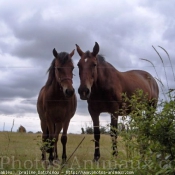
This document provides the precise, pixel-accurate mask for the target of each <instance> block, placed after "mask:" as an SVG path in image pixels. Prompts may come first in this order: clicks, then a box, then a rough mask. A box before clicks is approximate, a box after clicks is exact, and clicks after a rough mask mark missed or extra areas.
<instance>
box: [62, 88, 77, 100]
mask: <svg viewBox="0 0 175 175" xmlns="http://www.w3.org/2000/svg"><path fill="white" fill-rule="evenodd" d="M74 92H75V90H74V88H72V89H65V91H64V94H65V96H66V97H67V98H70V97H72V96H73V95H74Z"/></svg>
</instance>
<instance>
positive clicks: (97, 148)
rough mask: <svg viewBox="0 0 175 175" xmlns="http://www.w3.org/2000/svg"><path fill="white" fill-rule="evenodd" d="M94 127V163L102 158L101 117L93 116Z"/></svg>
mask: <svg viewBox="0 0 175 175" xmlns="http://www.w3.org/2000/svg"><path fill="white" fill-rule="evenodd" d="M91 117H92V120H93V126H94V142H95V152H94V161H98V159H99V158H100V128H99V115H96V116H95V115H92V116H91Z"/></svg>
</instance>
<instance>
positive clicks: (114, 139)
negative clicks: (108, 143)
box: [110, 115, 118, 156]
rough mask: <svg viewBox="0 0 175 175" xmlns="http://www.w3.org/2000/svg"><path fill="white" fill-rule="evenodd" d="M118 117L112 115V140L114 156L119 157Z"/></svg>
mask: <svg viewBox="0 0 175 175" xmlns="http://www.w3.org/2000/svg"><path fill="white" fill-rule="evenodd" d="M117 126H118V115H111V133H110V135H111V139H112V150H113V152H112V155H113V156H117V155H118V150H117V136H118V131H117V129H118V127H117Z"/></svg>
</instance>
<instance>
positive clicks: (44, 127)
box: [40, 121, 49, 161]
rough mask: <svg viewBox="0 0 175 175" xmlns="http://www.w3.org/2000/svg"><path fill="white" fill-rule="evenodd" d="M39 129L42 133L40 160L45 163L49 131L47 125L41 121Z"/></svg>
mask: <svg viewBox="0 0 175 175" xmlns="http://www.w3.org/2000/svg"><path fill="white" fill-rule="evenodd" d="M41 129H42V131H43V134H42V142H43V144H42V146H41V148H40V149H41V152H42V154H41V160H43V161H45V160H46V151H47V144H46V143H47V140H48V137H49V131H48V128H47V125H46V122H45V121H41Z"/></svg>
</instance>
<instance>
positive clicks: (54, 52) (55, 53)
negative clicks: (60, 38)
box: [53, 48, 58, 58]
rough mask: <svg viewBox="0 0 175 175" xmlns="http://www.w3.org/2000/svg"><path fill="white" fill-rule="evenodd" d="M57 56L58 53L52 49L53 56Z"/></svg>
mask: <svg viewBox="0 0 175 175" xmlns="http://www.w3.org/2000/svg"><path fill="white" fill-rule="evenodd" d="M57 55H58V53H57V51H56V49H55V48H54V49H53V56H54V57H55V58H56V57H57Z"/></svg>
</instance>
